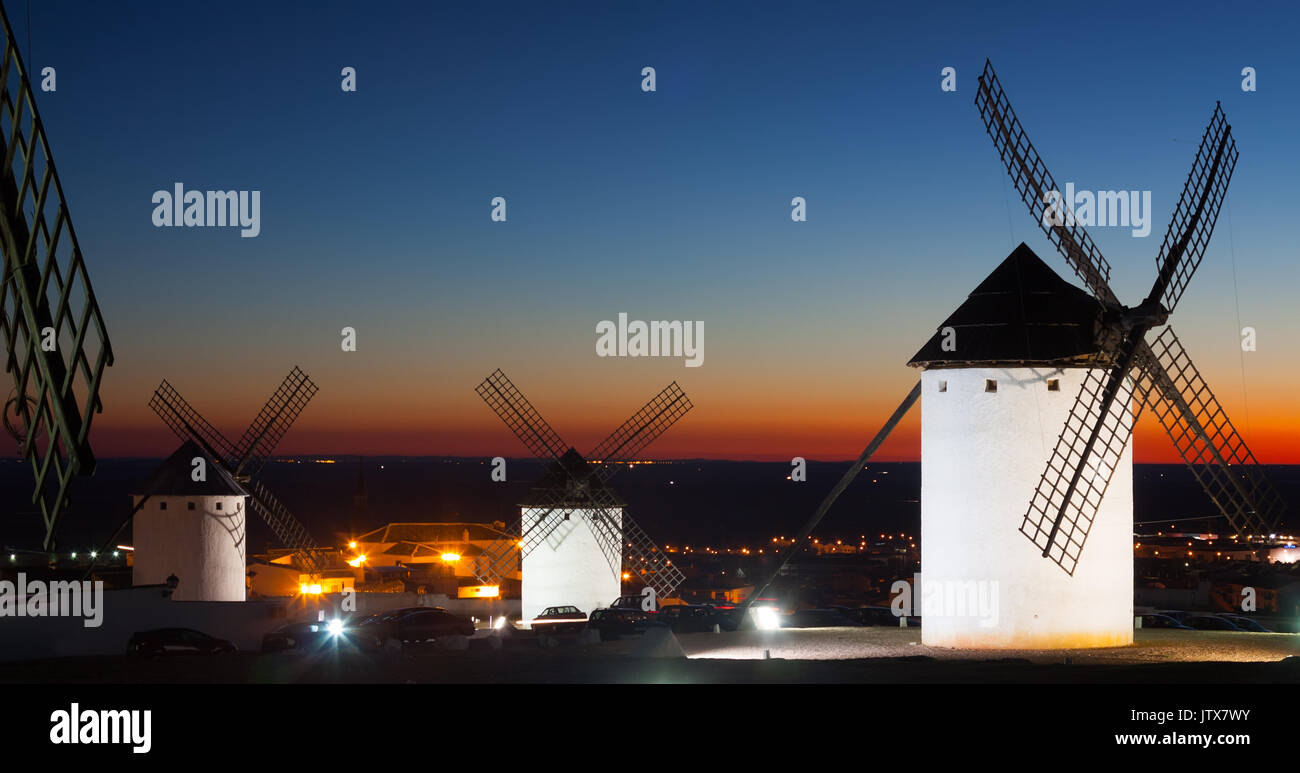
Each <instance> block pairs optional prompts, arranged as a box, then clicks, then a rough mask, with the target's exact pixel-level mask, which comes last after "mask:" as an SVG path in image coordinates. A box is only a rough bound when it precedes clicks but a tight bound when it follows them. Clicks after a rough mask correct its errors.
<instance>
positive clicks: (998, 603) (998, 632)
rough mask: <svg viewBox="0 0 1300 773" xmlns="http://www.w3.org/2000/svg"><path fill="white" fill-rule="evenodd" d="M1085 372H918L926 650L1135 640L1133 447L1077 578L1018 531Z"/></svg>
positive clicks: (919, 591)
mask: <svg viewBox="0 0 1300 773" xmlns="http://www.w3.org/2000/svg"><path fill="white" fill-rule="evenodd" d="M1085 373H1086V370H1085V369H1083V368H1064V369H1039V368H952V369H948V368H945V369H937V370H926V371H925V372H924V373H922V375H921V581H920V582H919V583H918V584H917V585H918V586H919V587H917V588H916V590H915V597H914V598H915V599H916V600H917V603H918V604H919V607H920V610H921V616H922V623H923V625H922V628H921V641H922V642H923V643H924V644H927V645H931V646H936V647H962V648H993V649H1011V648H1015V649H1019V648H1033V649H1060V648H1073V647H1111V646H1119V645H1124V644H1131V643H1132V642H1133V450H1132V444H1131V443H1130V444H1129V445H1128V446H1127V447H1126V448H1125V451H1124V453H1123V455H1122V456H1121V458H1120V461H1119V464H1118V466H1117V467H1116V468H1115V474H1114V475H1113V476H1112V477H1111V480H1110V485H1109V487H1108V488H1107V489H1106V496H1105V497H1104V498H1103V500H1102V505H1101V508H1100V509H1099V510H1098V512H1097V516H1096V518H1095V519H1094V521H1093V523H1092V527H1091V529H1090V530H1089V532H1088V537H1087V540H1086V541H1085V543H1084V546H1083V549H1082V551H1081V552H1080V554H1079V561H1078V563H1077V565H1076V566H1075V567H1074V574H1073V575H1071V574H1067V573H1066V572H1065V570H1063V569H1062V568H1061V566H1059V565H1058V564H1057V563H1056V562H1054V561H1051V560H1049V559H1047V558H1044V557H1043V555H1042V550H1041V549H1040V548H1039V547H1037V546H1036V545H1035V544H1034V543H1033V542H1031V541H1030V539H1029V538H1028V537H1027V536H1025V535H1024V534H1022V533H1021V531H1020V527H1021V524H1022V522H1023V520H1024V517H1025V513H1026V511H1027V510H1028V509H1029V501H1030V498H1031V496H1032V495H1033V493H1034V491H1035V490H1036V489H1037V487H1038V482H1039V479H1040V478H1041V477H1042V474H1043V470H1044V468H1045V467H1046V465H1047V460H1048V458H1049V456H1050V455H1051V453H1052V450H1053V448H1054V447H1055V445H1056V440H1057V436H1058V435H1059V434H1060V432H1061V428H1062V427H1063V426H1064V425H1065V421H1066V418H1067V417H1068V415H1069V413H1070V409H1071V407H1072V406H1073V405H1074V401H1075V398H1076V396H1077V395H1078V392H1079V386H1080V384H1081V382H1082V380H1083V377H1084V375H1085ZM1053 382H1054V383H1053ZM992 384H996V391H991V389H990V386H991V385H992ZM1049 385H1054V386H1055V387H1056V388H1055V389H1049ZM1125 411H1127V406H1125V407H1122V408H1119V409H1118V412H1119V413H1123V412H1125ZM1128 422H1129V425H1130V426H1131V424H1132V415H1131V412H1129V413H1128Z"/></svg>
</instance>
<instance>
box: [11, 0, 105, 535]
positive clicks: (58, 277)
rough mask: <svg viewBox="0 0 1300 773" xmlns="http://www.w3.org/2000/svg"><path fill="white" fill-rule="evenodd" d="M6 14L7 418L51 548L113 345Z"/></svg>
mask: <svg viewBox="0 0 1300 773" xmlns="http://www.w3.org/2000/svg"><path fill="white" fill-rule="evenodd" d="M0 22H3V25H4V40H3V41H0V44H2V45H3V46H4V54H3V57H0V58H2V59H3V64H2V66H0V71H2V72H3V74H4V75H3V78H0V158H4V159H5V162H4V163H3V165H0V253H2V256H3V260H0V269H3V272H2V273H0V338H3V339H4V341H5V359H4V365H5V371H6V372H7V373H9V374H10V376H12V378H13V388H12V390H11V391H10V392H9V394H8V397H7V398H4V403H3V409H4V411H3V424H4V427H5V429H6V430H7V431H8V432H9V434H10V435H11V436H12V437H13V438H14V439H15V440H16V441H17V443H18V452H19V454H20V455H21V456H22V457H23V459H24V460H26V461H27V462H28V463H29V464H30V465H31V469H32V477H33V480H34V483H35V486H34V488H33V490H32V495H31V500H30V501H31V504H32V506H33V509H34V510H35V511H36V512H37V513H38V514H39V515H40V517H41V521H42V526H43V530H44V538H43V547H44V549H45V550H49V551H53V550H54V549H55V537H56V534H57V531H58V528H59V523H60V520H61V518H62V516H63V512H64V510H65V509H66V507H67V504H68V487H69V485H70V484H71V482H72V478H73V477H75V476H78V475H91V474H93V473H94V471H95V455H94V453H93V452H92V450H91V447H90V425H91V420H92V419H93V418H94V415H95V414H96V413H99V412H100V411H101V410H103V406H102V405H101V403H100V399H99V384H100V379H101V378H102V377H103V375H104V369H105V368H106V367H108V366H110V365H112V364H113V349H112V347H111V346H110V344H109V341H108V331H107V330H106V329H105V327H104V319H103V317H102V316H101V315H100V312H99V304H98V303H97V302H96V301H95V293H94V290H93V289H92V288H91V285H90V277H89V275H88V274H87V273H86V264H85V263H84V261H83V260H82V255H81V247H80V245H78V244H77V234H76V231H75V230H74V229H73V227H72V220H71V217H70V216H69V214H68V205H67V202H66V201H65V200H64V197H63V186H62V185H60V183H59V175H58V173H57V172H56V171H55V168H54V158H53V156H52V155H51V154H50V144H49V142H48V140H47V139H46V137H45V130H44V128H43V127H42V125H41V118H40V114H39V113H38V112H37V110H36V101H35V98H34V96H33V94H32V87H31V82H30V81H29V80H28V78H27V68H26V67H25V66H24V64H23V61H22V57H21V56H19V54H18V46H17V45H15V43H14V35H13V30H12V29H11V28H10V26H9V18H8V17H7V16H5V14H4V10H3V9H2V8H0ZM51 345H53V346H51ZM0 398H3V393H0Z"/></svg>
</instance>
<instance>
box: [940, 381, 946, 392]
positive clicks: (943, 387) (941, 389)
mask: <svg viewBox="0 0 1300 773" xmlns="http://www.w3.org/2000/svg"><path fill="white" fill-rule="evenodd" d="M939 391H940V392H947V391H948V382H947V381H940V382H939Z"/></svg>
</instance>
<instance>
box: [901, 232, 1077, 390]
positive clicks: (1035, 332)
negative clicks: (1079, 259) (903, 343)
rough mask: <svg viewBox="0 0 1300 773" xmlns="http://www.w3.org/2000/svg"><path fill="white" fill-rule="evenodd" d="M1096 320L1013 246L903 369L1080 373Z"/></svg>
mask: <svg viewBox="0 0 1300 773" xmlns="http://www.w3.org/2000/svg"><path fill="white" fill-rule="evenodd" d="M1101 312H1102V306H1101V304H1100V303H1099V302H1098V301H1097V300H1096V299H1095V298H1093V297H1092V296H1091V295H1089V294H1088V293H1087V292H1085V291H1083V290H1081V289H1079V288H1077V287H1075V286H1074V285H1072V284H1070V283H1069V282H1066V281H1065V280H1064V279H1062V278H1061V277H1060V276H1059V275H1058V274H1057V273H1056V272H1055V271H1053V270H1052V268H1051V267H1050V266H1048V265H1047V264H1046V263H1044V262H1043V261H1042V259H1041V258H1039V257H1038V256H1037V255H1035V254H1034V251H1033V250H1031V249H1029V247H1028V246H1027V245H1026V244H1025V243H1024V242H1021V243H1020V246H1019V247H1016V249H1015V250H1013V251H1012V252H1011V254H1010V255H1008V256H1007V258H1006V260H1003V261H1002V264H1001V265H999V266H998V267H997V268H996V269H994V270H993V273H991V274H989V275H988V277H987V278H986V279H985V280H984V281H983V282H980V284H979V286H978V287H976V288H975V289H974V290H973V291H971V294H970V295H969V296H967V298H966V301H965V302H964V303H962V304H961V305H960V306H958V307H957V310H956V311H954V312H953V313H952V314H951V315H949V316H948V318H947V319H945V320H944V321H943V323H942V324H940V325H939V329H938V330H937V331H936V332H935V334H934V335H933V336H932V337H931V338H930V340H929V341H927V342H926V344H925V346H922V347H921V350H920V351H918V352H917V353H916V354H915V355H914V356H913V357H912V359H911V360H910V361H909V362H908V363H907V364H908V365H910V366H913V367H921V368H955V367H967V366H979V367H990V366H999V365H1000V366H1015V367H1022V366H1051V367H1058V368H1060V367H1087V366H1089V365H1092V364H1093V363H1095V362H1096V358H1097V350H1098V347H1097V344H1096V339H1097V332H1098V329H1099V326H1100V322H1101ZM949 327H951V328H952V329H953V332H952V333H949V334H948V335H945V334H944V328H949ZM945 344H947V348H946V349H945Z"/></svg>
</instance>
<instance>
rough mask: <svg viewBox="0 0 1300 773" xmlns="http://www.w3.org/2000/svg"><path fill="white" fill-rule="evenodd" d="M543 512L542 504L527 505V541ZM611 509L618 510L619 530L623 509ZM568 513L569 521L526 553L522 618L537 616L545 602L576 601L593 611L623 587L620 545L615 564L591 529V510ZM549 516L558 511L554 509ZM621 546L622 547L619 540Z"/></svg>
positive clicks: (574, 603)
mask: <svg viewBox="0 0 1300 773" xmlns="http://www.w3.org/2000/svg"><path fill="white" fill-rule="evenodd" d="M544 512H546V511H545V510H541V509H533V508H524V509H523V533H524V535H525V540H527V535H528V534H529V532H530V531H531V530H532V529H533V528H534V524H535V523H537V521H538V519H539V517H540V516H541V515H542V514H543V513H544ZM610 512H612V513H613V514H614V516H615V518H616V520H617V522H618V529H619V533H620V534H621V533H622V516H623V511H622V510H621V509H615V510H612V511H610ZM569 513H570V515H569V520H567V521H564V522H563V523H561V524H560V525H559V526H558V527H557V528H556V529H555V531H554V532H553V533H552V534H551V535H550V537H548V538H547V540H546V541H545V542H544V543H542V544H541V545H538V546H537V547H535V548H533V550H532V552H530V553H529V554H528V555H526V556H524V560H523V588H522V593H521V601H522V604H523V619H524V620H531V619H533V618H534V617H536V616H537V615H538V614H540V613H541V611H542V610H543V609H545V608H546V607H553V606H560V605H565V604H572V605H573V606H576V607H577V608H578V609H581V610H582V611H583V612H586V613H587V614H589V615H590V614H591V610H593V609H598V608H600V607H605V606H608V605H609V604H610V603H612V602H613V601H614V599H616V598H618V596H619V593H620V592H621V591H622V588H623V583H622V580H621V578H620V573H621V571H622V558H621V550H620V551H619V555H617V556H615V562H616V565H617V568H615V566H613V565H611V563H610V561H609V559H608V558H606V557H605V552H604V551H603V550H601V548H600V543H599V542H598V541H597V540H596V536H595V534H594V533H593V532H592V529H591V525H590V523H589V520H590V518H591V512H590V511H588V510H571V511H569ZM550 517H551V518H554V517H556V516H555V515H554V514H552V515H551V516H550ZM547 521H549V519H547ZM547 521H544V522H543V524H545V523H546V522H547ZM543 528H544V526H543ZM619 545H620V548H621V546H622V541H621V540H620V542H619Z"/></svg>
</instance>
